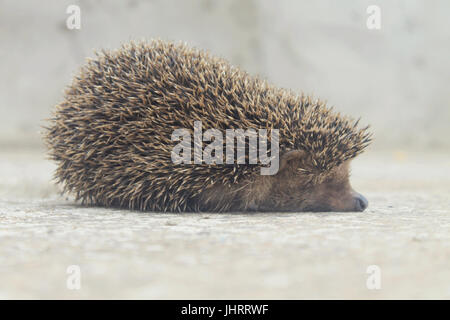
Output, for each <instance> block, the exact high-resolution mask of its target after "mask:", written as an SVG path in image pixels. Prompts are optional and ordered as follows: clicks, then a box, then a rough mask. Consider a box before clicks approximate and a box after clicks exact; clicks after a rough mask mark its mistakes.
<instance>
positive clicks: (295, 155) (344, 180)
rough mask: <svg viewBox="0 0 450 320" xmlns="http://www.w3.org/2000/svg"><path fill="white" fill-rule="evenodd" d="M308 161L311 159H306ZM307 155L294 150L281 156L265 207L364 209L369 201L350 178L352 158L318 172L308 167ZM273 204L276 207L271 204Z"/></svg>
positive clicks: (288, 209)
mask: <svg viewBox="0 0 450 320" xmlns="http://www.w3.org/2000/svg"><path fill="white" fill-rule="evenodd" d="M306 162H307V160H306ZM304 164H305V155H304V153H303V152H299V151H293V152H289V153H288V154H287V155H285V156H284V157H282V159H281V167H280V171H279V172H278V174H277V175H275V176H273V183H272V187H271V191H270V193H269V194H268V196H267V198H266V199H267V200H266V201H265V203H264V204H263V207H264V210H270V211H272V210H280V209H281V210H283V211H364V210H365V209H366V208H367V205H368V202H367V200H366V198H365V197H364V196H362V195H361V194H359V193H357V192H355V191H354V190H353V189H352V187H351V185H350V181H349V161H346V162H344V163H342V164H341V165H339V166H337V167H335V168H334V169H332V170H330V171H329V172H325V173H322V174H321V175H320V179H317V175H314V174H311V173H310V172H307V171H306V170H304V169H303V168H304ZM270 207H272V208H270Z"/></svg>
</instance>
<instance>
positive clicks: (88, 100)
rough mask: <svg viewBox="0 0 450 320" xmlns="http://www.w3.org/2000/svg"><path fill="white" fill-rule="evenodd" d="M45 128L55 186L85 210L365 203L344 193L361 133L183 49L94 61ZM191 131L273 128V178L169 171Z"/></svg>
mask: <svg viewBox="0 0 450 320" xmlns="http://www.w3.org/2000/svg"><path fill="white" fill-rule="evenodd" d="M49 121H50V124H49V125H48V127H46V128H45V137H44V139H45V142H46V145H47V146H48V149H49V153H50V157H51V158H52V159H53V160H55V161H56V162H57V165H58V167H57V170H56V173H55V178H56V180H57V182H59V183H62V184H63V185H64V191H65V192H69V193H72V194H74V195H75V196H76V198H77V200H80V199H81V200H82V202H83V203H85V204H95V205H102V206H109V207H121V208H129V209H139V210H149V211H164V212H189V211H191V212H196V211H208V212H225V211H363V210H364V209H365V208H366V207H367V205H368V202H367V200H366V199H365V198H364V197H363V196H362V195H360V194H358V193H356V192H355V191H354V190H353V189H352V187H351V186H350V183H349V162H350V160H351V159H353V158H354V157H355V156H357V155H358V154H359V153H361V152H362V151H363V150H364V148H365V147H366V146H367V145H368V144H369V143H370V140H371V134H370V133H369V132H367V127H365V128H358V121H354V120H352V119H351V118H347V117H343V116H341V115H340V114H339V113H335V112H334V111H332V110H331V108H328V107H326V106H325V104H324V103H323V102H321V101H319V100H313V99H311V98H310V97H308V96H304V95H297V94H294V93H293V92H291V91H289V90H285V89H281V88H277V87H274V86H272V85H270V84H268V83H267V82H265V81H264V80H261V79H259V78H257V77H253V76H250V75H249V74H247V73H246V72H244V71H242V70H239V69H238V68H236V67H233V66H231V65H230V64H229V63H228V62H227V61H225V60H223V59H221V58H217V57H213V56H211V55H209V54H208V53H207V52H205V51H201V50H197V49H193V48H190V47H188V46H186V45H184V44H173V43H168V42H163V41H159V40H155V41H150V42H140V43H130V44H127V45H123V46H122V47H121V48H120V49H118V50H116V51H102V52H101V53H98V54H97V56H96V58H95V59H91V60H88V62H87V63H86V65H85V66H83V67H82V69H81V71H80V73H79V74H78V75H77V76H76V77H75V79H74V80H73V82H72V84H71V86H69V87H68V88H67V90H66V93H65V97H64V100H63V101H62V102H61V103H60V104H59V105H57V107H56V111H55V112H54V115H53V117H52V118H51V119H50V120H49ZM195 121H201V122H202V124H203V126H204V128H205V129H209V128H215V129H218V130H221V131H225V130H227V129H239V128H242V129H255V130H259V129H265V130H267V131H271V130H274V129H277V130H278V132H279V141H277V142H278V143H279V170H278V172H277V173H276V174H274V175H261V174H260V169H261V167H262V166H263V164H261V163H258V164H249V163H248V162H246V163H244V164H239V163H237V162H234V163H232V164H225V163H224V164H206V163H197V164H196V163H194V162H192V163H191V164H186V163H182V164H175V163H174V162H173V161H172V157H171V154H172V151H173V148H174V145H175V144H176V143H175V142H174V141H172V133H173V132H174V130H176V129H180V128H186V129H188V130H189V131H190V132H193V131H194V122H195ZM268 140H269V141H268V143H269V144H270V143H271V141H270V138H269V139H268ZM245 143H246V148H247V150H248V141H247V140H246V142H245ZM247 158H248V157H247Z"/></svg>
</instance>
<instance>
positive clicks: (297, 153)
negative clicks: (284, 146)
mask: <svg viewBox="0 0 450 320" xmlns="http://www.w3.org/2000/svg"><path fill="white" fill-rule="evenodd" d="M305 156H306V153H305V152H304V151H302V150H291V151H288V152H286V153H285V154H283V155H282V156H281V160H280V171H282V170H285V169H286V168H289V167H291V166H293V165H295V163H300V161H301V159H303V158H304V157H305Z"/></svg>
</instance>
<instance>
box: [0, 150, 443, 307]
mask: <svg viewBox="0 0 450 320" xmlns="http://www.w3.org/2000/svg"><path fill="white" fill-rule="evenodd" d="M42 154H43V152H42V151H39V150H36V151H18V150H9V151H8V150H3V151H1V152H0V177H1V179H0V298H2V299H5V298H25V299H28V298H40V299H53V298H62V299H72V298H88V299H90V298H97V299H98V298H107V299H109V298H120V299H121V298H125V299H130V298H137V299H141V298H144V299H169V298H171V299H180V298H182V299H227V298H235V299H260V298H261V299H303V298H311V299H316V298H331V299H335V298H343V299H354V298H357V299H382V298H387V299H391V298H406V299H413V298H426V299H428V298H437V299H442V298H446V299H449V298H450V197H449V189H450V157H449V154H448V153H442V152H441V153H439V152H435V153H412V152H400V151H397V152H377V153H375V152H372V151H370V150H369V151H368V152H366V154H364V155H362V156H361V157H360V158H359V159H357V160H355V163H354V165H353V174H352V175H353V177H352V181H353V185H354V187H355V189H356V190H358V191H359V192H361V193H362V194H364V195H365V196H366V197H367V198H368V199H369V202H370V204H369V208H368V210H366V211H365V212H363V213H273V214H208V213H204V214H183V215H180V214H159V213H150V212H146V213H143V212H132V211H127V210H112V209H105V208H88V207H83V206H80V205H78V204H75V203H74V202H73V201H71V200H70V199H67V198H66V197H61V196H59V195H58V188H57V187H55V186H54V185H53V184H52V182H51V181H50V179H51V176H52V171H53V169H54V165H53V164H52V163H50V162H49V161H47V160H45V159H44V156H43V155H42ZM72 265H76V266H79V270H80V284H81V287H80V289H78V290H71V289H69V288H68V286H67V282H68V280H69V282H70V283H73V282H71V281H72V280H73V277H74V276H76V274H75V273H71V274H68V273H67V271H68V267H69V266H72ZM371 265H376V266H378V267H379V270H380V278H379V279H380V283H381V288H380V289H378V290H377V289H375V290H370V289H368V287H367V284H366V282H367V280H368V278H369V277H372V278H371V279H373V277H374V276H376V275H371V274H368V273H367V268H368V267H369V266H371ZM70 270H71V269H70V268H69V271H70ZM69 287H70V286H69Z"/></svg>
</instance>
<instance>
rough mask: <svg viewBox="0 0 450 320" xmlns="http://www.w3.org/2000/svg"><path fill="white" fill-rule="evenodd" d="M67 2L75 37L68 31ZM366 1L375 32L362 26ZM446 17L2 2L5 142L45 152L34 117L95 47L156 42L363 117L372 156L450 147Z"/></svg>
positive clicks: (295, 6) (422, 11) (439, 5)
mask: <svg viewBox="0 0 450 320" xmlns="http://www.w3.org/2000/svg"><path fill="white" fill-rule="evenodd" d="M71 4H76V5H78V6H79V7H80V9H81V29H79V30H77V29H73V30H70V29H68V28H67V27H66V19H67V18H68V17H69V15H70V14H67V13H66V9H67V7H68V6H69V5H71ZM372 4H375V5H378V6H379V7H380V9H381V29H379V30H369V29H368V28H367V26H366V21H367V19H368V17H369V14H368V13H367V12H366V9H367V7H368V6H369V5H372ZM449 10H450V3H449V2H448V1H445V0H441V1H433V2H427V1H420V0H408V1H389V0H386V1H343V2H341V1H340V2H339V3H338V2H336V1H332V0H320V1H285V0H284V1H270V0H245V1H242V0H226V1H219V0H190V1H157V0H153V1H138V0H127V1H124V0H119V1H75V0H70V1H66V0H64V1H61V0H54V1H49V0H44V1H39V2H33V1H13V0H2V1H0V40H1V46H0V70H1V77H0V146H14V147H16V146H40V145H41V140H40V136H39V134H38V131H39V127H40V125H42V123H43V122H42V121H41V120H42V119H45V118H46V117H48V116H49V114H50V111H51V110H52V108H53V107H54V105H55V104H57V103H58V102H59V101H60V100H61V97H62V92H63V90H64V88H65V86H66V85H68V84H69V83H70V81H71V78H72V76H73V75H74V74H75V73H76V72H77V70H78V68H79V67H80V66H81V65H82V64H83V62H84V60H85V58H86V57H92V56H93V50H95V49H101V48H111V49H114V48H117V47H118V46H120V44H121V43H124V42H127V41H128V40H131V39H152V38H161V39H166V40H173V41H186V42H187V43H189V44H191V45H193V46H197V47H199V48H204V49H208V50H210V51H211V52H212V53H213V54H215V55H220V56H222V57H224V58H226V59H228V60H229V61H231V63H232V64H234V65H237V66H240V67H241V68H242V69H244V70H246V71H248V72H250V73H252V74H258V75H260V76H261V77H263V78H266V79H267V80H269V81H270V82H271V83H273V84H275V85H277V86H281V87H286V88H291V89H293V90H296V91H303V92H305V93H307V94H312V95H314V96H316V97H319V98H321V99H324V100H327V101H328V103H329V104H330V105H334V106H335V107H336V109H337V110H339V111H342V112H343V113H344V114H349V115H352V116H354V117H359V116H361V117H362V123H364V124H371V126H372V130H373V131H374V133H375V142H374V145H373V148H378V147H379V148H385V147H388V148H395V149H396V150H397V149H410V148H420V149H422V148H449V146H450V139H448V137H449V133H450V129H449V120H450V90H449V88H448V87H449V84H450V59H449V57H450V27H449V22H448V12H449Z"/></svg>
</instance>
